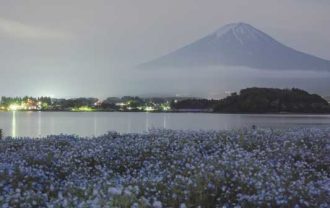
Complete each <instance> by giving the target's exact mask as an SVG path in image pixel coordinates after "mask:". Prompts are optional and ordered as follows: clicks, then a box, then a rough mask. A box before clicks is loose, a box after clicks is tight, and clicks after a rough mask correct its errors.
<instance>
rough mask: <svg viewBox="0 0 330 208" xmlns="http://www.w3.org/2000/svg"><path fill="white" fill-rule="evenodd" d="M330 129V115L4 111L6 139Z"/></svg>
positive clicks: (0, 120)
mask: <svg viewBox="0 0 330 208" xmlns="http://www.w3.org/2000/svg"><path fill="white" fill-rule="evenodd" d="M252 125H256V126H259V127H272V128H286V127H298V126H305V127H314V126H315V127H330V115H246V114H210V113H122V112H92V113H91V112H86V113H76V112H75V113H73V112H72V113H71V112H1V113H0V129H3V134H4V135H5V136H13V137H23V136H31V137H39V136H46V135H50V134H61V133H63V134H76V135H80V136H97V135H101V134H104V133H106V132H108V131H117V132H120V133H141V132H145V131H148V129H150V128H166V129H193V130H199V129H204V130H209V129H213V130H224V129H232V128H242V127H250V126H252Z"/></svg>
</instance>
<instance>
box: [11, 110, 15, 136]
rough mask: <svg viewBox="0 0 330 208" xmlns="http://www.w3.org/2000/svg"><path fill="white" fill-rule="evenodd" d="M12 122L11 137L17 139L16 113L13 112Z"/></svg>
mask: <svg viewBox="0 0 330 208" xmlns="http://www.w3.org/2000/svg"><path fill="white" fill-rule="evenodd" d="M12 113H13V115H12V119H11V120H12V121H11V136H12V137H16V111H13V112H12Z"/></svg>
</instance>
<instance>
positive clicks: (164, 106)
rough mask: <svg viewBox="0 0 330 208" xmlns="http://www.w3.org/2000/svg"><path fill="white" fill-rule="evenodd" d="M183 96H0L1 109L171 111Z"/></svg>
mask: <svg viewBox="0 0 330 208" xmlns="http://www.w3.org/2000/svg"><path fill="white" fill-rule="evenodd" d="M184 99H188V98H183V97H170V98H141V97H132V96H124V97H121V98H119V97H109V98H107V99H104V100H101V99H98V98H72V99H60V98H51V97H29V96H26V97H4V96H3V97H1V102H0V109H1V111H72V112H91V111H144V112H152V111H158V112H159V111H162V112H166V111H171V109H172V108H171V105H173V103H176V102H179V101H181V100H184Z"/></svg>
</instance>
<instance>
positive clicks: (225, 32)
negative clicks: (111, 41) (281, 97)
mask: <svg viewBox="0 0 330 208" xmlns="http://www.w3.org/2000/svg"><path fill="white" fill-rule="evenodd" d="M206 66H243V67H250V68H255V69H270V70H305V71H308V70H311V71H329V72H330V61H328V60H325V59H322V58H318V57H316V56H313V55H309V54H307V53H304V52H300V51H297V50H295V49H293V48H290V47H288V46H286V45H284V44H282V43H280V42H278V41H277V40H275V39H274V38H272V37H271V36H269V35H267V34H266V33H264V32H262V31H260V30H258V29H256V28H254V27H253V26H251V25H249V24H246V23H234V24H228V25H226V26H224V27H222V28H220V29H219V30H217V31H216V32H214V33H212V34H210V35H208V36H206V37H204V38H202V39H200V40H198V41H196V42H194V43H192V44H190V45H187V46H185V47H183V48H180V49H178V50H176V51H174V52H172V53H170V54H168V55H165V56H162V57H160V58H157V59H155V60H153V61H150V62H147V63H144V64H142V65H140V66H139V67H140V68H159V67H206Z"/></svg>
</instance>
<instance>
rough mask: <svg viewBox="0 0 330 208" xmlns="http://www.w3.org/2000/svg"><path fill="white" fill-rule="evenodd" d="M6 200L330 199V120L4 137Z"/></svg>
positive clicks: (35, 203) (214, 202)
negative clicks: (318, 124)
mask: <svg viewBox="0 0 330 208" xmlns="http://www.w3.org/2000/svg"><path fill="white" fill-rule="evenodd" d="M0 205H1V206H2V207H136V208H137V207H155V208H160V207H180V208H186V207H324V208H325V207H329V206H330V129H316V128H296V129H286V130H271V129H241V130H231V131H219V132H217V131H173V130H151V131H150V132H148V133H145V134H117V133H114V132H110V133H108V134H105V135H103V136H100V137H95V138H79V137H76V136H67V135H57V136H48V137H46V138H40V139H32V138H18V139H11V138H6V139H4V140H1V141H0Z"/></svg>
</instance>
